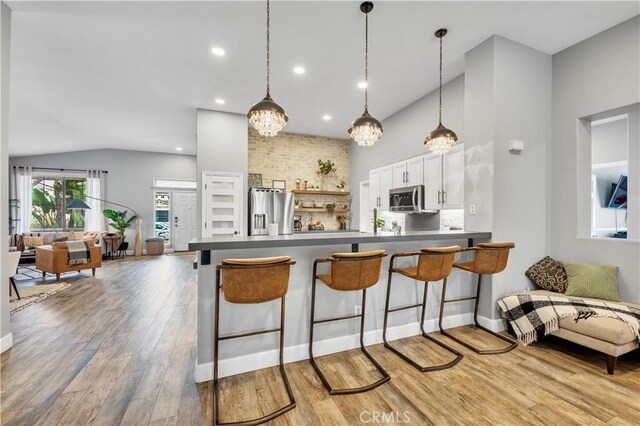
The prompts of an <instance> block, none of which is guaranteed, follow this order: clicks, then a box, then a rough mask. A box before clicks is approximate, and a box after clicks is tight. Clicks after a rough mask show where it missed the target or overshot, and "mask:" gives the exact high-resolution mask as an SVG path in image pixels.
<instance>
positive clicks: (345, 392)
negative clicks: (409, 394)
mask: <svg viewBox="0 0 640 426" xmlns="http://www.w3.org/2000/svg"><path fill="white" fill-rule="evenodd" d="M316 272H317V264H316V263H314V265H313V282H312V285H311V321H310V325H309V361H310V362H311V366H313V369H314V370H315V371H316V373H317V374H318V377H320V381H321V382H322V384H323V386H324V387H325V389H326V390H327V392H329V394H330V395H348V394H354V393H360V392H366V391H370V390H372V389H374V388H376V387H378V386H380V385H381V384H383V383H386V382H388V381H389V379H390V378H391V377H390V376H389V374H388V373H387V372H386V371H385V370H384V368H382V366H381V365H380V364H379V363H378V362H377V361H376V360H375V358H373V356H371V354H370V353H369V351H367V349H366V348H365V346H364V322H365V312H366V300H367V290H366V289H364V290H362V313H361V314H360V315H355V316H352V317H351V316H350V317H346V318H345V317H343V318H331V319H327V320H320V321H316V319H315V306H316V276H317V275H316ZM358 317H360V351H361V352H362V353H363V354H364V355H365V356H366V357H367V358H368V359H369V361H371V363H372V364H373V365H374V366H375V367H376V369H377V370H378V371H379V372H380V374H381V375H382V378H381V379H379V380H377V381H375V382H373V383H371V384H369V385H366V386H361V387H357V388H350V389H334V388H333V387H331V385H330V384H329V381H328V380H327V378H326V377H325V375H324V374H323V373H322V370H321V369H320V367H319V366H318V364H317V363H316V360H315V358H314V356H313V329H314V326H315V324H317V323H319V322H330V321H339V320H342V319H350V318H358Z"/></svg>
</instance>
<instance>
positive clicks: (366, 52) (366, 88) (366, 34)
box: [364, 13, 369, 112]
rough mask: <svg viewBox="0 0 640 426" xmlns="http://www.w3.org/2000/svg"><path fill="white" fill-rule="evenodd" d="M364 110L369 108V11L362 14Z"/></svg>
mask: <svg viewBox="0 0 640 426" xmlns="http://www.w3.org/2000/svg"><path fill="white" fill-rule="evenodd" d="M364 83H365V86H364V110H365V112H368V110H369V13H365V14H364Z"/></svg>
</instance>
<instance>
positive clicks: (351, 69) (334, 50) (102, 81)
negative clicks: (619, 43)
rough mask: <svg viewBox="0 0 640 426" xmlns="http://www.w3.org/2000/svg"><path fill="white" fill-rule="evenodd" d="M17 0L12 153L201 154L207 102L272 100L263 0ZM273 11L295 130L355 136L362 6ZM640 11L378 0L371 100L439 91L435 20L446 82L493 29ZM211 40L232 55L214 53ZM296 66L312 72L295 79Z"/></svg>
mask: <svg viewBox="0 0 640 426" xmlns="http://www.w3.org/2000/svg"><path fill="white" fill-rule="evenodd" d="M9 5H10V7H11V8H12V10H13V22H12V32H13V33H12V52H11V55H12V56H11V99H10V120H11V121H10V147H9V148H10V154H11V155H29V154H40V153H50V152H65V151H75V150H86V149H96V148H120V149H135V150H146V151H160V152H176V151H175V148H176V147H177V146H181V147H183V148H184V151H183V153H186V154H194V153H195V137H196V135H195V129H196V126H195V117H196V114H195V109H196V108H207V109H217V110H222V111H229V112H236V113H245V112H246V111H247V110H248V109H249V107H250V106H251V105H252V104H253V103H254V102H256V101H258V100H259V99H261V98H262V97H263V96H264V90H265V87H264V72H265V65H264V62H265V54H264V43H265V35H264V25H265V24H264V20H265V4H264V2H254V1H250V2H249V1H246V2H239V1H235V2H230V1H229V2H213V1H196V2H180V1H176V2H152V1H151V2H48V1H46V2H21V1H11V2H9ZM271 9H272V10H271V18H272V44H271V48H272V49H271V50H272V54H271V59H272V64H271V71H272V74H271V77H272V78H271V83H272V84H271V89H272V95H273V97H274V99H275V100H276V101H277V102H278V103H280V104H281V105H282V106H284V107H285V109H286V110H287V113H288V114H289V125H288V126H287V129H286V130H287V131H289V132H295V133H308V134H314V135H324V136H334V137H347V134H346V129H347V127H348V125H349V123H350V122H351V120H353V119H354V118H355V117H356V116H358V115H360V114H361V113H362V103H363V99H362V97H363V93H362V90H361V89H358V88H357V87H356V84H357V82H358V81H360V80H361V79H362V76H363V44H364V40H363V38H364V34H363V33H364V22H363V21H364V20H363V15H362V13H361V12H360V10H359V2H354V1H335V2H325V1H322V2H321V1H299V2H285V1H278V2H272V7H271ZM638 13H639V3H638V2H637V1H629V2H612V1H602V2H593V1H568V2H560V1H549V2H517V1H516V2H479V1H478V2H475V1H474V2H400V1H377V2H376V4H375V8H374V10H373V12H372V14H371V17H370V96H369V101H370V108H369V109H370V111H371V113H372V114H373V115H374V116H375V117H377V118H378V119H383V118H386V117H388V116H389V115H391V114H393V113H394V112H396V111H398V110H400V109H401V108H403V107H405V106H406V105H408V104H410V103H411V102H413V101H415V100H416V99H418V98H420V97H422V96H424V95H425V94H427V93H429V92H430V91H432V90H434V89H435V88H436V87H437V58H438V50H437V49H438V44H437V39H435V37H433V32H434V31H435V30H436V29H437V28H440V27H447V28H448V29H449V35H448V36H447V37H446V38H445V52H444V57H445V62H444V66H445V81H446V80H450V79H451V78H453V77H456V76H458V75H460V74H461V73H462V72H463V71H464V54H465V52H467V51H468V50H470V49H471V48H473V47H474V46H476V45H477V44H479V43H480V42H482V41H484V40H485V39H487V38H488V37H490V36H491V35H493V34H499V35H502V36H504V37H507V38H510V39H512V40H515V41H518V42H521V43H523V44H526V45H528V46H531V47H534V48H536V49H539V50H542V51H544V52H547V53H555V52H558V51H560V50H562V49H564V48H566V47H568V46H571V45H573V44H575V43H577V42H579V41H581V40H583V39H585V38H588V37H590V36H593V35H595V34H597V33H598V32H601V31H603V30H605V29H607V28H610V27H612V26H614V25H616V24H618V23H620V22H622V21H625V20H627V19H629V18H631V17H632V16H634V15H637V14H638ZM213 46H220V47H222V48H224V49H225V50H226V52H227V54H226V56H224V57H222V58H221V57H216V56H213V55H212V54H211V53H210V51H211V48H212V47H213ZM294 65H302V66H304V67H305V68H306V69H307V72H306V74H304V75H302V76H299V75H295V74H294V73H293V71H292V69H293V67H294ZM215 98H223V99H225V100H226V104H225V105H222V106H220V105H217V104H215V103H214V99H215ZM445 106H446V105H445ZM324 114H330V115H331V116H332V117H333V119H332V120H331V121H328V122H326V121H323V120H322V115H324Z"/></svg>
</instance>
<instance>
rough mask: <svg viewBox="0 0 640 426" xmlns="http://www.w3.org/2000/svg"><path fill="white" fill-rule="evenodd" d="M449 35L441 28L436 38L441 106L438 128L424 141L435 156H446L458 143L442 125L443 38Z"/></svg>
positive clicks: (452, 134) (453, 133)
mask: <svg viewBox="0 0 640 426" xmlns="http://www.w3.org/2000/svg"><path fill="white" fill-rule="evenodd" d="M445 35H447V29H446V28H440V29H439V30H438V31H436V32H435V36H436V37H438V38H439V39H440V104H439V106H438V127H437V128H436V129H435V130H434V131H432V132H431V133H429V134H428V135H427V137H426V138H425V139H424V144H425V145H426V146H427V148H429V150H430V151H431V152H433V153H434V154H439V155H442V154H446V153H447V152H449V150H450V149H451V147H452V146H453V145H455V144H456V142H457V141H458V136H456V133H455V132H454V131H453V130H450V129H447V128H446V127H444V126H443V125H442V38H443V37H444V36H445Z"/></svg>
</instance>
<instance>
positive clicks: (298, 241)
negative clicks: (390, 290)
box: [189, 231, 491, 382]
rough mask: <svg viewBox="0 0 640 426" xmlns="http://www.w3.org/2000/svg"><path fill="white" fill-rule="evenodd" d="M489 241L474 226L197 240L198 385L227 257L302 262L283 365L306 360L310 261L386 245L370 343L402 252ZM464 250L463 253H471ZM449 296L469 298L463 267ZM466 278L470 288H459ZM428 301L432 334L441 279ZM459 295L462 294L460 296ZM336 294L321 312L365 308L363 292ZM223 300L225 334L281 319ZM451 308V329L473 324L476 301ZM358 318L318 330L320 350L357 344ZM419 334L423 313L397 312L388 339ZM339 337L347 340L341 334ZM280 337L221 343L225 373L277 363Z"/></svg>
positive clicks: (409, 294)
mask: <svg viewBox="0 0 640 426" xmlns="http://www.w3.org/2000/svg"><path fill="white" fill-rule="evenodd" d="M490 239H491V233H490V232H475V231H415V232H404V233H402V234H399V235H395V234H393V233H391V232H380V233H377V234H373V233H360V232H357V231H353V232H319V233H312V232H304V233H298V234H294V235H276V236H230V235H220V236H215V237H212V238H196V239H194V240H192V241H191V243H190V244H189V249H190V250H195V251H197V252H198V256H197V263H198V353H197V361H196V369H195V378H196V381H198V382H203V381H207V380H211V377H212V364H211V361H212V358H213V357H212V335H213V306H214V297H215V267H216V265H218V264H220V263H221V262H222V259H225V258H249V257H268V256H291V257H292V258H293V259H294V260H295V261H296V264H295V265H294V266H293V267H292V269H291V277H290V280H289V291H288V293H287V308H286V309H287V315H286V335H285V362H293V361H298V360H302V359H306V358H307V357H308V347H307V343H308V338H309V336H308V331H309V308H310V306H309V300H310V291H311V285H310V284H311V274H312V272H311V271H312V265H313V262H314V260H315V259H317V258H321V257H327V256H329V255H331V253H335V252H349V251H366V250H374V249H384V250H386V251H387V253H388V254H389V257H387V258H385V263H384V264H383V269H382V273H381V275H380V283H381V284H383V283H384V284H383V285H377V286H374V287H373V288H372V290H371V291H370V293H369V294H368V298H367V310H368V312H370V315H368V317H367V326H366V328H367V330H374V331H369V332H367V333H366V334H365V343H366V344H374V343H378V342H380V341H381V336H382V332H381V329H382V320H383V310H384V300H385V290H386V280H387V269H388V266H389V264H388V262H389V258H390V257H391V255H392V254H394V253H397V252H400V251H416V250H419V249H420V248H422V247H437V246H449V245H460V246H463V247H467V246H471V245H475V244H477V243H478V242H486V241H488V240H490ZM466 256H467V255H466V254H464V253H461V254H460V257H461V258H463V257H466ZM410 262H412V260H411V259H410V258H403V259H402V260H399V261H397V262H396V265H398V266H407V265H409V264H410ZM406 280H407V281H406V284H407V285H406V286H402V287H403V288H401V286H398V292H397V294H396V295H394V298H395V297H397V298H398V299H397V300H398V303H403V302H405V303H407V302H414V301H415V300H417V299H416V298H417V297H418V293H417V287H416V286H415V284H414V281H411V280H409V279H406ZM449 282H451V283H454V285H451V287H450V289H451V296H452V297H458V296H460V297H462V296H468V294H466V293H465V289H466V292H469V291H470V290H469V289H471V288H474V287H473V286H471V285H470V276H469V274H468V273H466V272H463V271H458V270H456V271H453V272H452V274H451V276H450V277H449ZM461 282H464V283H467V282H468V283H469V285H460V283H461ZM431 287H432V288H431V289H430V297H429V300H428V304H427V316H426V318H427V320H426V323H425V327H426V329H427V330H428V331H432V330H435V329H436V320H435V318H436V317H437V313H438V308H437V306H438V302H439V297H438V296H436V295H438V294H439V292H440V291H441V283H435V284H432V286H431ZM457 292H459V294H458V293H457ZM335 293H336V292H329V291H320V293H319V294H318V298H319V300H322V299H324V300H323V302H322V303H319V304H318V306H322V307H323V308H324V309H322V310H321V311H320V312H318V314H317V315H318V316H319V317H329V316H336V315H346V314H353V313H354V310H356V309H359V306H358V304H359V303H360V302H359V300H360V299H359V295H358V294H357V292H353V294H349V295H348V297H344V295H343V294H342V295H336V294H335ZM225 305H226V303H224V302H223V303H222V305H221V318H222V321H221V324H220V329H221V331H220V333H221V335H225V334H230V333H239V332H247V331H253V330H256V329H259V328H264V327H270V326H271V325H273V324H275V321H277V319H278V318H279V313H278V312H277V311H278V310H277V309H275V310H274V309H273V307H272V306H270V304H269V303H265V304H260V305H244V306H240V307H238V306H234V309H226V308H228V306H225ZM448 308H449V309H450V310H447V311H445V316H446V318H445V325H446V326H447V327H450V326H455V325H462V324H466V323H469V322H471V314H470V312H471V310H472V306H471V304H470V303H469V302H464V303H460V304H457V306H450V307H448ZM357 333H358V324H357V323H356V321H341V322H338V323H334V324H333V325H332V326H330V327H329V326H328V327H324V329H319V330H318V331H317V338H316V339H317V349H316V351H317V354H318V355H324V354H328V353H334V352H340V351H344V350H347V349H351V348H353V347H356V345H357V341H358V337H357V336H358V334H357ZM417 334H419V327H418V323H417V313H416V312H414V311H406V312H402V313H399V314H398V315H396V316H395V317H394V319H393V321H392V322H391V324H390V330H389V336H390V337H391V338H392V339H398V338H402V337H407V336H411V335H417ZM338 336H341V337H338ZM276 339H277V336H269V335H259V336H253V337H250V338H247V339H244V340H243V341H242V342H231V341H229V342H227V343H226V344H225V345H223V346H221V348H220V375H221V377H224V376H229V375H233V374H238V373H241V372H245V371H252V370H257V369H260V368H265V367H269V366H273V365H276V363H277V359H278V358H277V350H276V348H277V345H276V344H275V343H276Z"/></svg>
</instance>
